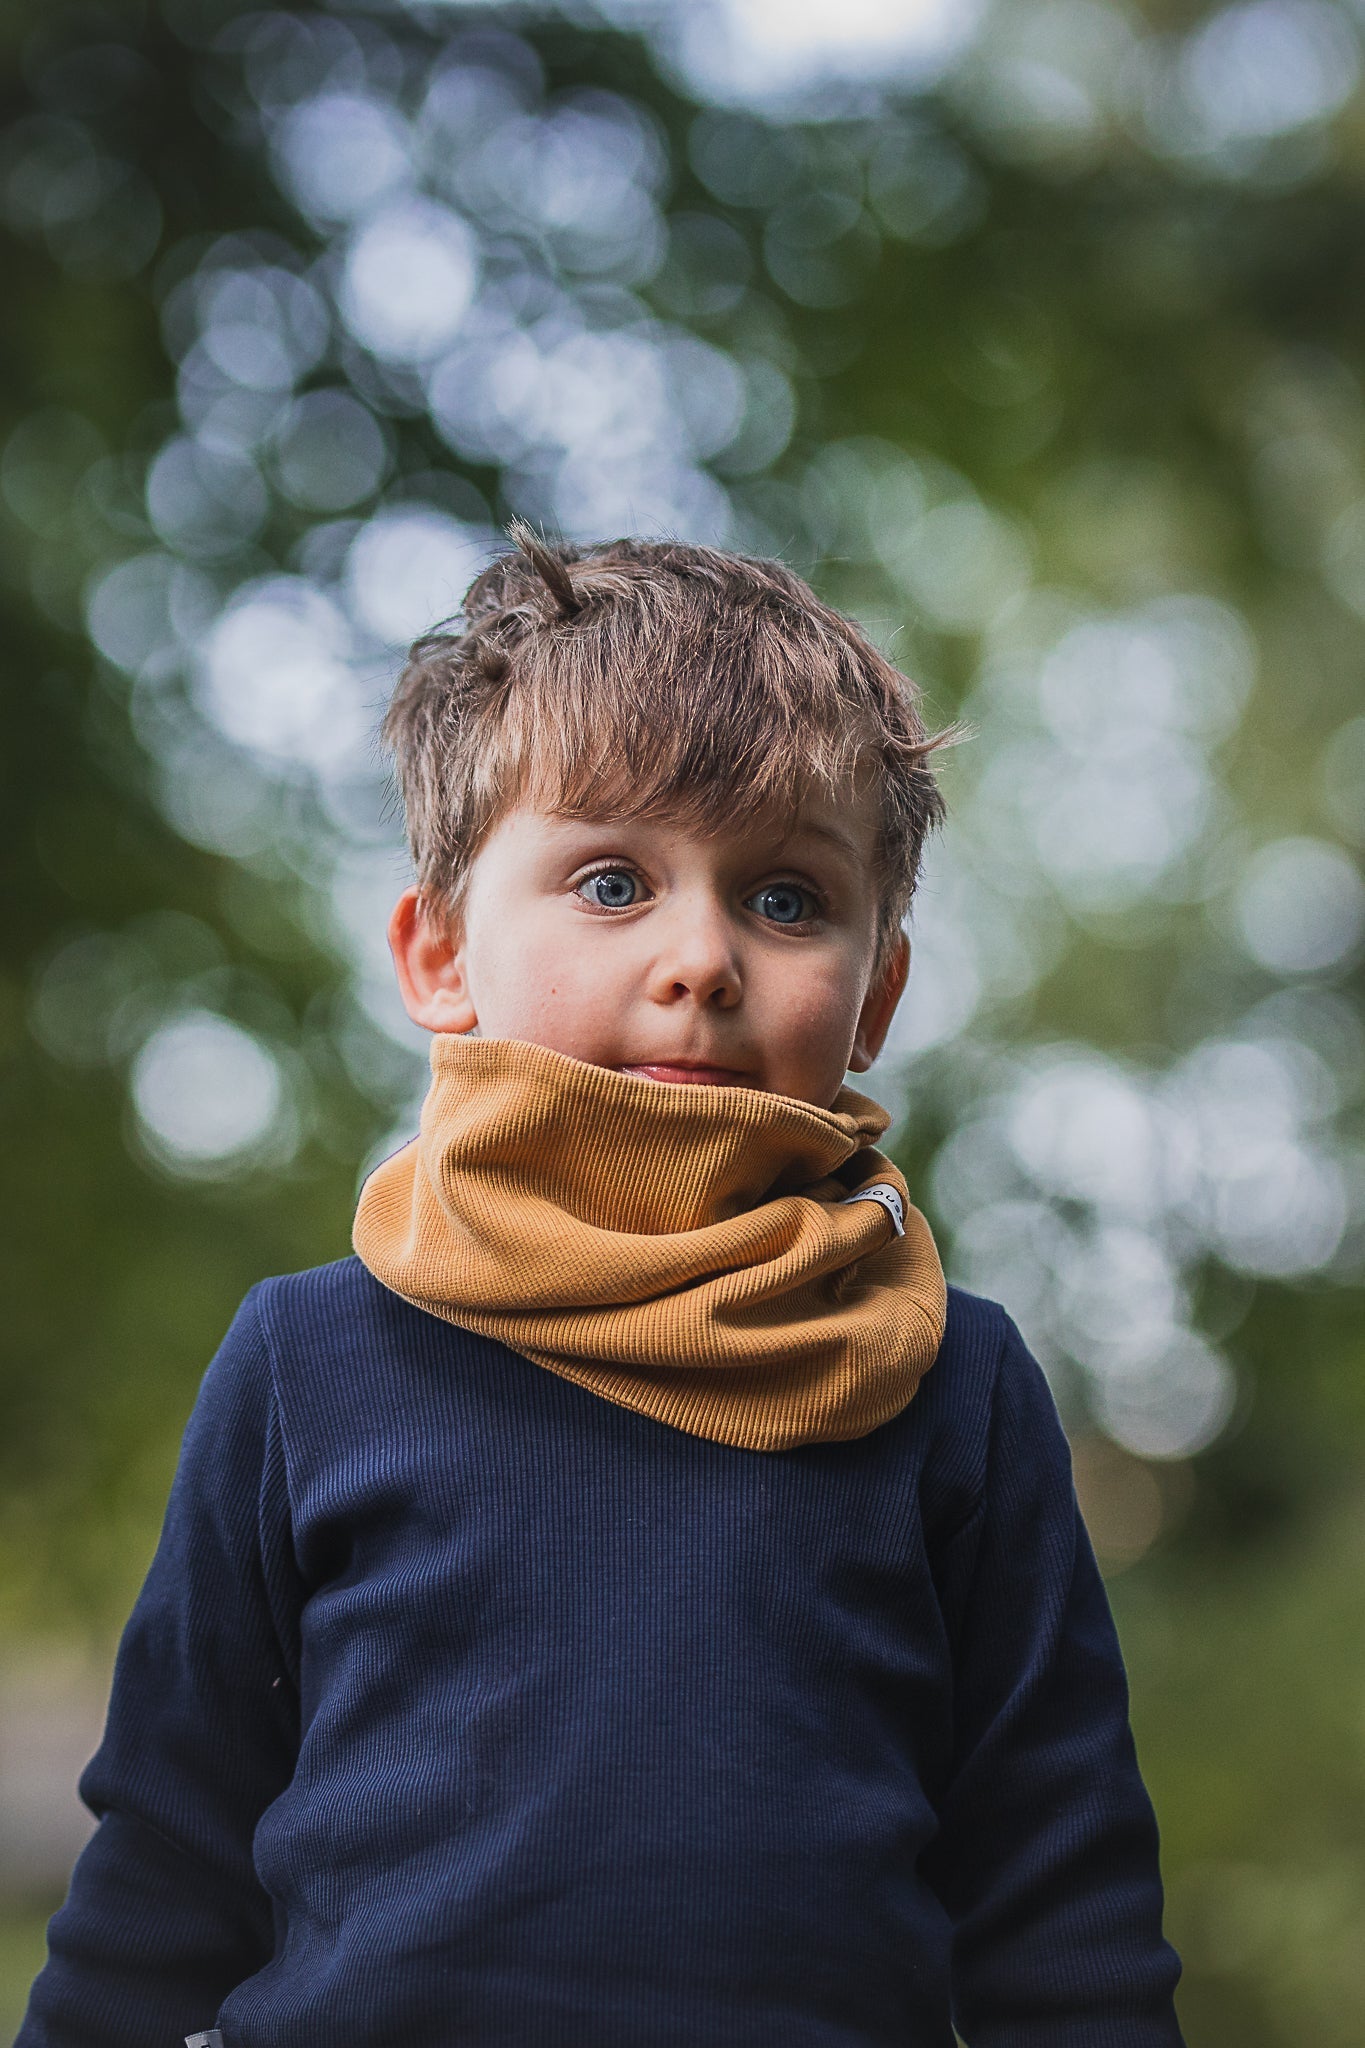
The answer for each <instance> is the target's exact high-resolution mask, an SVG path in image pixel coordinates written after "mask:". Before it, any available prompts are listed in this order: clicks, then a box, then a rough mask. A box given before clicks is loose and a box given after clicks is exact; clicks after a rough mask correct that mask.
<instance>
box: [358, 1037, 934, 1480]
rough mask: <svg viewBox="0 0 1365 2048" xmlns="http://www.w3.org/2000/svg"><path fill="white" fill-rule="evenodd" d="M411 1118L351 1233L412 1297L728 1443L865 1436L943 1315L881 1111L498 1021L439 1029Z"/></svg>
mask: <svg viewBox="0 0 1365 2048" xmlns="http://www.w3.org/2000/svg"><path fill="white" fill-rule="evenodd" d="M431 1065H432V1085H431V1089H430V1092H429V1093H428V1095H427V1099H426V1102H425V1104H424V1106H423V1110H422V1119H421V1130H420V1135H419V1136H418V1137H417V1138H415V1139H414V1140H413V1142H412V1143H411V1144H410V1145H406V1146H404V1148H403V1149H402V1151H400V1152H397V1153H395V1154H394V1156H393V1157H392V1158H390V1159H387V1160H385V1161H384V1163H383V1164H382V1165H381V1166H379V1167H378V1168H376V1170H375V1172H374V1173H372V1174H371V1175H370V1177H369V1179H368V1180H367V1181H366V1183H365V1186H364V1189H363V1190H362V1193H361V1198H360V1205H359V1209H358V1211H357V1215H356V1220H355V1233H354V1241H355V1248H356V1251H357V1252H358V1254H359V1256H360V1257H361V1259H362V1260H363V1261H364V1263H365V1264H366V1265H367V1266H368V1267H369V1269H370V1271H371V1272H372V1273H373V1274H374V1275H375V1277H376V1279H378V1280H380V1281H382V1282H383V1284H384V1285H385V1286H386V1287H388V1288H390V1289H391V1290H392V1291H393V1292H394V1293H395V1294H398V1295H401V1296H402V1297H403V1298H404V1299H405V1300H406V1301H409V1302H412V1303H413V1304H414V1305H415V1306H416V1307H418V1308H422V1309H425V1310H427V1311H428V1312H429V1313H431V1314H432V1315H437V1316H443V1317H445V1318H446V1319H447V1320H448V1321H450V1322H453V1323H459V1324H462V1325H463V1326H465V1327H466V1328H468V1329H471V1330H475V1331H478V1332H479V1333H481V1334H483V1335H485V1336H491V1337H496V1338H497V1339H499V1340H500V1341H501V1342H502V1343H504V1344H507V1345H509V1346H510V1347H511V1348H512V1349H514V1350H516V1351H519V1352H521V1353H522V1354H523V1355H524V1356H526V1357H528V1358H531V1359H534V1360H535V1361H536V1363H537V1364H540V1365H543V1366H546V1367H548V1368H549V1370H550V1371H552V1372H557V1373H561V1374H563V1375H564V1377H565V1378H567V1379H571V1380H575V1381H577V1382H578V1383H579V1385H581V1386H585V1387H588V1388H590V1389H591V1390H592V1391H593V1392H594V1393H597V1394H600V1395H602V1396H603V1397H604V1398H605V1399H606V1400H609V1401H615V1402H617V1403H619V1404H620V1405H621V1406H623V1407H626V1408H633V1409H636V1410H637V1411H639V1412H640V1413H642V1414H645V1415H649V1416H652V1417H653V1418H654V1419H655V1420H656V1421H661V1422H667V1423H671V1424H672V1425H673V1426H674V1427H676V1428H678V1429H682V1430H686V1431H688V1432H689V1433H691V1434H692V1435H694V1436H702V1437H709V1438H711V1439H712V1440H713V1441H715V1442H717V1443H725V1444H731V1445H734V1446H736V1447H737V1448H740V1449H744V1450H758V1451H778V1450H787V1449H790V1448H792V1447H793V1446H795V1445H798V1444H810V1443H825V1442H834V1441H839V1440H843V1439H846V1438H852V1437H860V1436H865V1435H867V1434H868V1433H869V1432H870V1431H871V1430H874V1429H876V1428H878V1427H879V1426H880V1425H881V1424H882V1423H884V1422H887V1421H889V1420H890V1418H891V1417H892V1416H894V1415H897V1414H899V1413H900V1411H901V1410H902V1409H903V1408H904V1407H905V1406H906V1405H907V1403H908V1402H909V1401H910V1400H911V1398H912V1397H913V1395H914V1393H915V1390H916V1388H917V1387H918V1385H919V1383H920V1380H921V1379H922V1378H923V1376H924V1374H925V1373H926V1372H927V1371H928V1369H929V1367H930V1366H931V1365H932V1364H933V1362H934V1358H935V1356H936V1355H937V1352H938V1348H939V1343H940V1340H941V1339H942V1336H943V1327H944V1318H945V1313H946V1293H945V1287H944V1280H943V1271H942V1267H941V1266H940V1263H939V1258H938V1253H937V1250H936V1249H935V1246H934V1241H933V1237H932V1235H931V1233H930V1230H929V1226H928V1224H927V1223H926V1222H925V1220H924V1218H923V1216H922V1215H921V1214H920V1213H919V1211H918V1210H917V1209H916V1208H914V1207H913V1206H912V1205H911V1202H910V1197H909V1191H908V1189H907V1187H906V1184H905V1181H904V1179H903V1178H902V1176H901V1174H900V1172H899V1170H898V1169H897V1168H896V1167H895V1166H894V1165H892V1163H891V1161H890V1160H889V1159H887V1158H885V1157H884V1156H883V1155H882V1154H881V1153H880V1152H878V1151H876V1150H874V1149H873V1146H872V1142H871V1141H872V1140H873V1139H874V1138H877V1137H880V1135H881V1134H882V1132H883V1131H884V1130H885V1129H886V1127H887V1125H888V1123H889V1122H890V1118H889V1116H888V1114H887V1112H886V1111H885V1110H884V1109H883V1108H882V1107H881V1106H880V1105H879V1104H878V1103H876V1102H873V1101H872V1100H871V1099H870V1098H869V1097H867V1096H864V1095H860V1094H858V1093H857V1092H856V1091H855V1090H853V1089H851V1088H848V1087H844V1088H841V1089H840V1091H839V1094H838V1096H837V1097H836V1099H835V1102H834V1105H833V1107H832V1108H830V1109H821V1108H818V1107H816V1106H814V1105H813V1104H810V1103H806V1102H799V1101H796V1100H795V1099H794V1098H792V1097H789V1096H783V1095H774V1094H769V1093H765V1092H763V1091H760V1090H757V1089H747V1088H725V1087H711V1086H707V1085H695V1086H692V1085H683V1086H672V1085H669V1084H668V1083H665V1082H657V1081H651V1080H647V1079H645V1078H643V1077H642V1076H639V1075H633V1074H621V1073H617V1072H616V1071H614V1070H613V1069H611V1068H607V1067H597V1066H592V1065H590V1064H588V1063H587V1062H586V1061H583V1060H577V1059H572V1058H570V1057H569V1056H568V1055H566V1054H563V1053H558V1052H552V1051H550V1050H548V1049H547V1048H546V1047H544V1046H537V1045H529V1044H525V1043H523V1042H522V1041H520V1040H517V1039H497V1038H493V1039H479V1038H464V1037H457V1036H454V1035H452V1034H441V1035H438V1036H437V1037H436V1038H435V1039H434V1040H433V1043H432V1051H431Z"/></svg>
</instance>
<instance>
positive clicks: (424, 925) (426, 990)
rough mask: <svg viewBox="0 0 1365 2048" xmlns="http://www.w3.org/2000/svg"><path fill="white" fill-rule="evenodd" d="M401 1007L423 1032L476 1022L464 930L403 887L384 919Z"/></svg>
mask: <svg viewBox="0 0 1365 2048" xmlns="http://www.w3.org/2000/svg"><path fill="white" fill-rule="evenodd" d="M389 951H390V952H391V953H392V954H393V964H394V970H395V972H396V973H397V975H398V988H399V993H400V994H401V996H402V998H403V1008H404V1009H405V1010H406V1011H407V1013H408V1015H409V1016H410V1017H411V1019H412V1021H413V1023H414V1024H421V1025H424V1026H425V1027H426V1029H427V1030H428V1031H456V1032H465V1031H472V1030H473V1029H474V1026H475V1025H476V1024H477V1023H478V1021H479V1020H478V1017H477V1016H476V1015H475V1012H474V1005H473V1002H472V1001H471V1000H470V995H469V983H468V981H467V979H466V976H465V947H464V935H463V932H462V931H461V929H460V926H459V922H458V920H454V921H452V922H451V923H450V924H448V925H447V924H445V923H443V922H440V921H438V920H436V919H434V918H433V917H432V916H431V914H430V912H429V911H428V909H427V906H426V904H425V903H424V902H423V900H422V897H421V895H420V894H419V892H418V891H417V890H416V889H405V890H404V891H403V893H402V895H401V896H400V897H399V899H398V901H397V903H395V905H394V907H393V916H392V917H391V918H390V919H389Z"/></svg>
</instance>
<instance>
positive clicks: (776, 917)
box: [749, 882, 814, 924]
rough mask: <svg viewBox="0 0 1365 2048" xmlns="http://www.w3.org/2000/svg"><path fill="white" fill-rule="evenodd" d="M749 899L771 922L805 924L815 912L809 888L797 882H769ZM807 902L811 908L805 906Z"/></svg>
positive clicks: (762, 915)
mask: <svg viewBox="0 0 1365 2048" xmlns="http://www.w3.org/2000/svg"><path fill="white" fill-rule="evenodd" d="M749 901H750V903H751V904H752V905H754V906H755V908H757V910H758V913H759V916H760V917H764V918H766V919H767V921H768V922H769V923H770V924H804V923H805V921H806V919H807V918H808V917H810V916H812V915H813V914H814V899H813V898H812V896H811V893H810V891H809V889H803V888H801V887H800V886H799V884H797V883H796V882H769V884H768V886H767V888H766V889H760V890H759V892H758V894H757V896H751V897H750V898H749ZM806 904H810V905H811V908H810V909H809V910H808V909H805V908H804V907H803V906H804V905H806Z"/></svg>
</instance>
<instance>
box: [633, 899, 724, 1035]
mask: <svg viewBox="0 0 1365 2048" xmlns="http://www.w3.org/2000/svg"><path fill="white" fill-rule="evenodd" d="M654 935H655V936H656V938H657V940H658V944H657V946H656V950H655V954H654V961H653V966H652V970H651V974H650V987H649V993H650V997H651V999H652V1000H653V1001H654V1002H656V1003H677V1002H683V1001H685V1000H687V999H688V998H689V997H690V999H691V1000H692V1001H693V1002H694V1003H697V1004H699V1005H705V1006H710V1007H711V1008H714V1009H717V1010H732V1009H734V1007H735V1005H736V1004H737V1003H738V1002H739V1000H740V997H741V995H742V994H743V989H744V980H743V976H742V974H741V972H740V962H739V954H738V951H737V948H736V945H735V934H734V931H733V929H732V927H731V924H730V920H729V918H728V917H727V916H726V914H725V911H724V909H723V908H722V906H721V905H719V904H717V903H711V902H701V901H699V900H698V899H697V898H696V897H695V896H692V897H688V898H686V899H680V900H678V901H677V902H675V903H673V904H671V905H670V906H669V909H668V912H667V914H666V916H665V917H663V918H659V919H657V922H655V925H654Z"/></svg>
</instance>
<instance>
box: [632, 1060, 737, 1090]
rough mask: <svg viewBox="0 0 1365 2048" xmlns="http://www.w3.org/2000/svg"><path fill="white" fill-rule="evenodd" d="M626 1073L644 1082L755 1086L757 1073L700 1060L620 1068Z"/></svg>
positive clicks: (656, 1061) (721, 1086)
mask: <svg viewBox="0 0 1365 2048" xmlns="http://www.w3.org/2000/svg"><path fill="white" fill-rule="evenodd" d="M617 1071H618V1072H619V1073H622V1074H637V1075H638V1076H639V1077H640V1079H641V1080H644V1081H671V1082H673V1083H674V1084H675V1085H676V1084H681V1085H683V1086H687V1085H689V1084H690V1085H691V1086H693V1087H696V1086H698V1085H701V1086H706V1087H711V1088H751V1087H752V1086H753V1085H754V1083H753V1076H752V1075H751V1074H745V1073H741V1072H740V1070H739V1068H737V1067H709V1066H706V1065H705V1064H704V1063H703V1062H702V1061H700V1060H651V1061H649V1062H648V1063H647V1064H642V1065H640V1066H629V1067H620V1068H618V1070H617Z"/></svg>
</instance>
